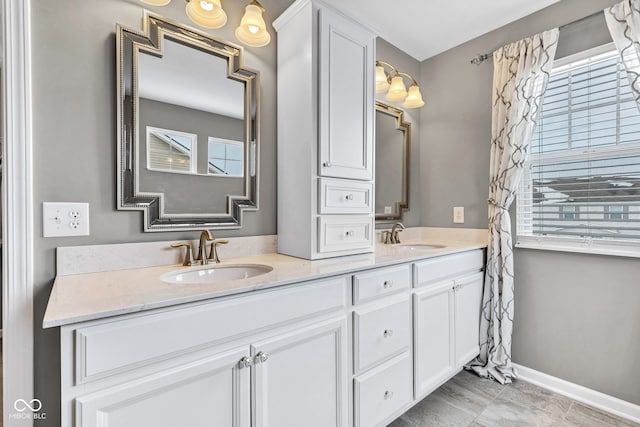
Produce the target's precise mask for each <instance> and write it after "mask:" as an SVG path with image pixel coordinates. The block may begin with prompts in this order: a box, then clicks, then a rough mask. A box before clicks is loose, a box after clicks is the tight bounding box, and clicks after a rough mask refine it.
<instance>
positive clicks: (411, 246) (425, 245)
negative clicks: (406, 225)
mask: <svg viewBox="0 0 640 427" xmlns="http://www.w3.org/2000/svg"><path fill="white" fill-rule="evenodd" d="M398 246H400V247H402V248H408V249H442V248H445V247H446V246H445V245H432V244H429V243H401V244H399V245H398Z"/></svg>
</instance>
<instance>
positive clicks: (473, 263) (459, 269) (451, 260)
mask: <svg viewBox="0 0 640 427" xmlns="http://www.w3.org/2000/svg"><path fill="white" fill-rule="evenodd" d="M413 268H414V277H415V282H414V286H415V287H422V286H428V285H431V284H436V283H438V282H440V281H442V280H447V279H453V278H455V277H459V276H461V275H466V274H468V273H475V272H478V271H481V270H482V269H483V268H484V251H483V250H482V249H476V250H473V251H469V252H463V253H460V254H455V255H445V256H442V257H437V258H433V259H428V260H426V261H421V262H417V263H415V264H414V265H413Z"/></svg>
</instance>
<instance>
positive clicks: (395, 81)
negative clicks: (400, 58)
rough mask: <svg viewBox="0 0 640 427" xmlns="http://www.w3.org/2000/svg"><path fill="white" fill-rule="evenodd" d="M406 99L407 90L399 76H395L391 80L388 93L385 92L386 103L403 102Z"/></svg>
mask: <svg viewBox="0 0 640 427" xmlns="http://www.w3.org/2000/svg"><path fill="white" fill-rule="evenodd" d="M406 97H407V88H406V86H405V85H404V81H403V80H402V77H401V76H395V77H394V78H392V79H391V86H390V87H389V92H387V96H386V98H387V101H393V102H397V101H404V99H405V98H406Z"/></svg>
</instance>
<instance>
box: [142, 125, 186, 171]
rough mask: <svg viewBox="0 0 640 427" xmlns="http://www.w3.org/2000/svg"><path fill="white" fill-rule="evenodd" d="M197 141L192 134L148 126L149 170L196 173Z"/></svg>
mask: <svg viewBox="0 0 640 427" xmlns="http://www.w3.org/2000/svg"><path fill="white" fill-rule="evenodd" d="M196 141H197V136H196V135H194V134H191V133H185V132H179V131H176V130H169V129H160V128H154V127H151V126H147V169H150V170H155V171H160V172H174V173H196V172H197V165H196Z"/></svg>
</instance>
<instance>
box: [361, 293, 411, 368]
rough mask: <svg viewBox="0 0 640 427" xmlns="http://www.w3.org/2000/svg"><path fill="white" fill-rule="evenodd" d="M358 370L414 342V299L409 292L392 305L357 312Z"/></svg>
mask: <svg viewBox="0 0 640 427" xmlns="http://www.w3.org/2000/svg"><path fill="white" fill-rule="evenodd" d="M353 330H354V343H355V347H354V352H353V354H354V362H355V363H354V371H355V372H356V373H358V372H362V371H363V370H365V369H368V368H370V367H372V366H374V365H375V364H377V363H379V362H381V361H383V360H385V359H389V358H390V357H392V356H394V355H396V354H399V353H402V352H403V351H407V350H409V346H410V343H411V302H410V301H409V296H408V295H407V296H406V297H403V299H401V300H400V301H397V302H394V303H392V304H390V305H386V306H382V307H376V308H372V309H369V310H366V311H364V310H356V311H355V312H354V313H353Z"/></svg>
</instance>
